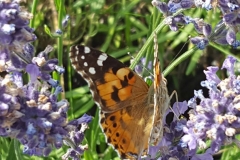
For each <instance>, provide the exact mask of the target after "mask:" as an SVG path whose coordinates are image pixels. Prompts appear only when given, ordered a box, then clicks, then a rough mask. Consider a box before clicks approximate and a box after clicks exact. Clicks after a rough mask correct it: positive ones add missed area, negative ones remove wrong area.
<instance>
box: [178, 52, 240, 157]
mask: <svg viewBox="0 0 240 160" xmlns="http://www.w3.org/2000/svg"><path fill="white" fill-rule="evenodd" d="M235 62H236V59H235V58H233V57H231V56H229V57H228V58H227V59H226V60H225V61H224V63H223V66H222V69H223V68H225V69H226V70H227V71H228V73H229V77H228V78H226V79H224V80H220V79H219V78H218V77H217V75H216V72H217V70H218V68H217V67H208V69H209V70H208V71H205V72H204V73H205V74H206V77H207V80H206V81H204V83H201V84H202V85H203V86H204V87H207V88H208V89H209V98H207V97H204V96H203V95H202V94H199V93H200V92H195V97H194V98H193V99H191V101H190V102H189V104H191V107H193V110H191V111H190V112H189V116H190V118H189V121H188V122H187V123H186V126H185V127H184V130H183V131H184V133H185V135H184V136H183V137H182V141H183V142H184V143H185V144H187V145H188V148H189V154H192V155H193V154H195V153H196V150H197V148H201V149H205V148H206V143H205V142H206V141H207V140H208V139H210V140H211V141H212V143H211V153H210V154H205V155H202V156H203V157H205V156H210V155H212V154H213V153H216V152H218V151H219V149H220V147H221V146H223V145H225V144H229V143H236V144H239V141H238V140H237V139H236V138H235V135H236V134H237V129H238V128H239V126H240V125H239V121H240V118H239V117H238V115H239V114H240V110H239V107H238V106H239V104H238V103H239V101H238V97H239V95H238V94H239V93H240V92H239V87H238V82H239V80H238V79H239V77H238V76H236V75H235V74H234V63H235ZM197 99H198V100H199V101H200V102H199V104H197V103H196V100H197ZM196 158H197V156H195V159H196Z"/></svg>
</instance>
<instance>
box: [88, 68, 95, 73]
mask: <svg viewBox="0 0 240 160" xmlns="http://www.w3.org/2000/svg"><path fill="white" fill-rule="evenodd" d="M88 71H89V73H91V74H95V73H96V70H95V68H93V67H90V68H89V70H88Z"/></svg>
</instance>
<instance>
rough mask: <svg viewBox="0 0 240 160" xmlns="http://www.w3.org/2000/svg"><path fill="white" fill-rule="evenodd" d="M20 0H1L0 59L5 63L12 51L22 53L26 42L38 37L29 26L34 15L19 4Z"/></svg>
mask: <svg viewBox="0 0 240 160" xmlns="http://www.w3.org/2000/svg"><path fill="white" fill-rule="evenodd" d="M19 3H20V1H19V0H1V1H0V10H1V12H0V35H1V39H0V61H1V63H5V62H6V61H8V60H9V59H10V58H11V56H10V55H11V54H12V52H17V53H21V52H22V48H23V46H24V45H25V44H26V43H29V42H32V41H34V40H35V39H36V36H35V35H34V34H33V29H32V28H30V27H29V26H28V24H29V20H30V19H31V18H32V17H33V15H32V14H31V13H28V12H27V11H25V10H24V9H23V8H22V7H20V6H19Z"/></svg>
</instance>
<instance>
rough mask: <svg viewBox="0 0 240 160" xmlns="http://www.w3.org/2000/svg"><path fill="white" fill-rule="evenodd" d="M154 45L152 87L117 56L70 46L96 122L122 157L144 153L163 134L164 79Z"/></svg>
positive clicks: (84, 47) (139, 155) (166, 94)
mask: <svg viewBox="0 0 240 160" xmlns="http://www.w3.org/2000/svg"><path fill="white" fill-rule="evenodd" d="M154 41H155V45H154V63H153V67H154V83H153V85H152V86H150V87H148V85H147V84H146V83H145V82H144V80H143V79H142V78H141V77H140V76H139V75H137V74H136V73H134V72H133V71H132V70H131V69H130V68H128V67H126V66H125V65H124V64H123V63H121V62H119V61H118V60H117V59H114V58H112V57H111V56H109V55H107V54H106V53H102V52H100V51H98V50H96V49H93V48H90V47H86V46H81V45H76V46H72V47H71V49H70V60H71V62H72V66H73V68H74V69H75V70H76V71H77V72H78V73H79V74H81V75H82V77H83V78H84V79H85V80H86V81H87V82H88V84H89V87H90V90H91V92H92V95H93V98H94V100H95V102H96V103H97V104H98V106H99V107H100V109H101V110H100V121H99V122H100V124H101V128H102V130H103V132H104V133H105V135H106V140H107V142H108V143H109V144H111V145H112V146H113V147H114V148H115V149H116V150H117V152H118V153H119V156H120V157H121V158H123V159H126V158H127V159H136V158H139V157H141V156H144V155H146V154H147V151H148V147H149V145H156V144H157V143H158V142H159V141H160V140H161V138H162V134H163V124H162V123H163V120H162V119H163V115H164V113H165V111H166V109H167V108H168V104H169V95H168V91H167V87H166V79H165V78H164V77H163V75H162V74H161V70H160V66H159V61H158V52H157V50H158V46H157V41H156V38H155V40H154Z"/></svg>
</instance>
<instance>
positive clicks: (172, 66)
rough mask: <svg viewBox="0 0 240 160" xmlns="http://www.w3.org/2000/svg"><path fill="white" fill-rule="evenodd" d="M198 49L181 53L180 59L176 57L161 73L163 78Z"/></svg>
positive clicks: (194, 48)
mask: <svg viewBox="0 0 240 160" xmlns="http://www.w3.org/2000/svg"><path fill="white" fill-rule="evenodd" d="M197 49H198V48H197V47H193V48H192V49H190V50H188V51H187V52H185V53H183V54H182V55H181V56H180V57H178V58H177V59H176V60H175V61H173V63H172V64H170V65H169V66H168V67H167V68H166V69H165V70H164V72H163V74H164V76H167V75H168V74H169V73H170V72H171V71H172V70H173V69H174V68H175V67H176V66H177V65H179V64H180V63H181V62H183V61H184V60H185V59H187V58H188V57H189V56H191V55H192V54H193V53H194V52H195V51H196V50H197Z"/></svg>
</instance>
